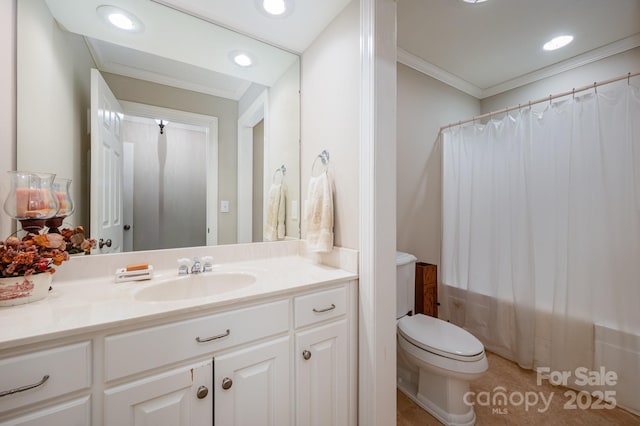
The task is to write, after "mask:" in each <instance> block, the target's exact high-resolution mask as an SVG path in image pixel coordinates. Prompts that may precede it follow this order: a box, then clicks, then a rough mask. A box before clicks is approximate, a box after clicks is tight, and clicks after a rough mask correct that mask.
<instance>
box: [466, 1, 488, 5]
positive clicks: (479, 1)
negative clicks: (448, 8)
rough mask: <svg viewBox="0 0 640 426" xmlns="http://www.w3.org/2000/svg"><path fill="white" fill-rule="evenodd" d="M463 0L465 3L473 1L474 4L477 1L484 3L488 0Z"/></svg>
mask: <svg viewBox="0 0 640 426" xmlns="http://www.w3.org/2000/svg"><path fill="white" fill-rule="evenodd" d="M462 1H463V2H465V3H473V4H475V3H484V2H485V1H487V0H462Z"/></svg>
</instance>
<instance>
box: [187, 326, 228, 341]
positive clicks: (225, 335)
mask: <svg viewBox="0 0 640 426" xmlns="http://www.w3.org/2000/svg"><path fill="white" fill-rule="evenodd" d="M230 334H231V330H229V329H227V331H226V333H222V334H218V335H217V336H212V337H207V338H204V339H201V338H200V337H196V342H198V343H205V342H210V341H212V340H217V339H222V338H223V337H227V336H228V335H230Z"/></svg>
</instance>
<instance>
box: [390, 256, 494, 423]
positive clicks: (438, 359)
mask: <svg viewBox="0 0 640 426" xmlns="http://www.w3.org/2000/svg"><path fill="white" fill-rule="evenodd" d="M415 263H416V258H415V257H414V256H413V255H411V254H408V253H401V252H398V253H397V254H396V265H397V274H396V286H397V291H396V294H397V302H396V303H397V305H396V318H397V319H398V328H397V335H398V389H400V390H401V391H402V392H403V393H404V394H406V395H407V396H408V397H409V398H411V399H412V400H413V401H415V402H416V403H417V404H418V405H420V406H421V407H422V408H424V409H425V410H427V411H428V412H429V413H431V415H433V416H434V417H435V418H437V419H438V420H439V421H441V422H442V423H444V424H445V425H451V426H453V425H456V426H458V425H473V424H475V420H476V415H475V412H474V411H473V406H472V405H471V404H468V403H465V394H466V393H467V392H468V391H469V381H470V380H474V379H477V378H478V377H480V376H481V375H482V374H484V372H485V371H487V368H488V363H487V357H486V356H485V353H484V346H483V345H482V343H481V342H480V341H479V340H478V339H476V338H475V337H474V336H473V335H472V334H471V333H469V332H467V331H466V330H463V329H462V328H460V327H457V326H455V325H453V324H450V323H448V322H446V321H443V320H440V319H437V318H433V317H429V316H426V315H423V314H417V315H413V316H411V315H409V314H408V313H409V311H411V312H413V309H414V302H415V268H416V266H415ZM467 401H468V402H473V398H471V397H468V398H467Z"/></svg>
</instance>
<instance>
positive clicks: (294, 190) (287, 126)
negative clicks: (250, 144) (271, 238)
mask: <svg viewBox="0 0 640 426" xmlns="http://www.w3.org/2000/svg"><path fill="white" fill-rule="evenodd" d="M299 111H300V63H299V61H296V62H295V63H294V64H293V65H292V66H291V67H290V68H289V69H288V70H287V71H286V72H285V73H284V74H283V75H282V77H280V79H279V80H278V81H277V82H276V83H275V84H274V85H273V87H271V88H270V89H269V124H268V126H266V129H268V130H266V131H268V132H269V135H268V136H267V137H266V138H265V141H266V142H267V144H266V146H265V156H266V161H265V170H264V184H266V187H265V197H266V195H267V194H268V190H267V188H268V187H269V185H271V182H272V181H273V173H274V172H275V170H276V169H277V168H278V167H280V166H282V165H283V164H284V165H285V167H286V168H287V173H286V175H285V177H284V179H283V182H284V184H285V185H286V188H287V192H286V205H287V207H286V214H285V228H286V236H287V237H292V238H300V226H299V225H300V216H299V215H298V218H297V219H295V220H294V219H293V215H292V212H293V210H292V202H294V201H295V202H297V205H298V207H297V210H298V213H299V211H300V185H298V182H300V168H299V167H298V164H299V163H300V152H299V149H298V148H299V144H300V120H299V117H300V115H299ZM292 117H298V119H297V120H292ZM280 178H282V175H280V173H278V177H277V179H278V182H279V181H280ZM264 202H265V203H266V198H265V201H264Z"/></svg>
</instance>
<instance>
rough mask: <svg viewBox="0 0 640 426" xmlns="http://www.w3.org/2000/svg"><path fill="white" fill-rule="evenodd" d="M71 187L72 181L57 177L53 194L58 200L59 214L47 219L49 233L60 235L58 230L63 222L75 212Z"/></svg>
mask: <svg viewBox="0 0 640 426" xmlns="http://www.w3.org/2000/svg"><path fill="white" fill-rule="evenodd" d="M70 187H71V179H63V178H58V177H56V178H55V179H54V181H53V194H54V195H55V196H56V198H57V199H58V205H59V206H60V208H59V209H58V213H57V214H56V215H55V216H54V217H52V218H51V219H47V221H46V225H47V227H49V232H51V233H56V234H59V233H60V230H59V229H58V228H59V227H60V226H62V221H63V220H64V218H65V217H67V216H71V214H72V213H73V210H74V205H73V200H72V199H71V193H70V192H69V188H70Z"/></svg>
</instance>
